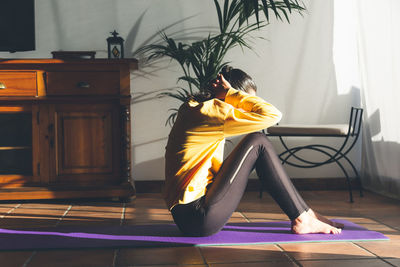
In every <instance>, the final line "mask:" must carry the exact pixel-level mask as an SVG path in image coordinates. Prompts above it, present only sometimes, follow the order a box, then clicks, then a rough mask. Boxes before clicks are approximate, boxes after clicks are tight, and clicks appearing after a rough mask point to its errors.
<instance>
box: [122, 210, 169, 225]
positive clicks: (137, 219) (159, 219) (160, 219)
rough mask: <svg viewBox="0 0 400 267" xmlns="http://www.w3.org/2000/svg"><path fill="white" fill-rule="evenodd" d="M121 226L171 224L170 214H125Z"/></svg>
mask: <svg viewBox="0 0 400 267" xmlns="http://www.w3.org/2000/svg"><path fill="white" fill-rule="evenodd" d="M122 223H123V224H125V225H133V224H160V223H161V224H162V223H173V218H172V215H171V214H143V213H139V214H126V217H125V218H124V220H123V222H122Z"/></svg>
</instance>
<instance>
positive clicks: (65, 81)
mask: <svg viewBox="0 0 400 267" xmlns="http://www.w3.org/2000/svg"><path fill="white" fill-rule="evenodd" d="M136 68H137V62H136V60H106V59H104V60H100V59H97V60H81V61H62V60H3V61H1V60H0V200H14V199H49V198H88V197H118V198H121V199H128V198H130V197H132V196H134V195H135V189H134V184H133V181H132V179H131V173H130V154H131V153H130V129H131V125H130V71H131V70H134V69H136Z"/></svg>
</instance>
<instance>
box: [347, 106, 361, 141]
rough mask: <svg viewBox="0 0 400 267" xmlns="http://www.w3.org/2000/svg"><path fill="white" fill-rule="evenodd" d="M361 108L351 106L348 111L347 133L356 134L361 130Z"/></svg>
mask: <svg viewBox="0 0 400 267" xmlns="http://www.w3.org/2000/svg"><path fill="white" fill-rule="evenodd" d="M362 114H363V109H362V108H356V107H351V111H350V120H349V131H348V133H349V135H351V136H357V137H358V135H359V134H360V131H361V124H362Z"/></svg>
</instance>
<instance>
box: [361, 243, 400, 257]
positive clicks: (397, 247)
mask: <svg viewBox="0 0 400 267" xmlns="http://www.w3.org/2000/svg"><path fill="white" fill-rule="evenodd" d="M357 245H359V246H360V247H363V248H365V249H367V250H368V251H370V252H371V253H374V254H376V255H377V256H379V257H389V258H392V257H393V258H400V241H399V240H395V241H392V240H390V241H380V242H359V243H357Z"/></svg>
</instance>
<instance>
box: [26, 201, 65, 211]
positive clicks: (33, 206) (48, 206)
mask: <svg viewBox="0 0 400 267" xmlns="http://www.w3.org/2000/svg"><path fill="white" fill-rule="evenodd" d="M69 206H70V204H67V203H64V204H51V203H49V204H47V203H23V204H21V206H20V207H19V208H22V209H46V210H66V209H68V208H69Z"/></svg>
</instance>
